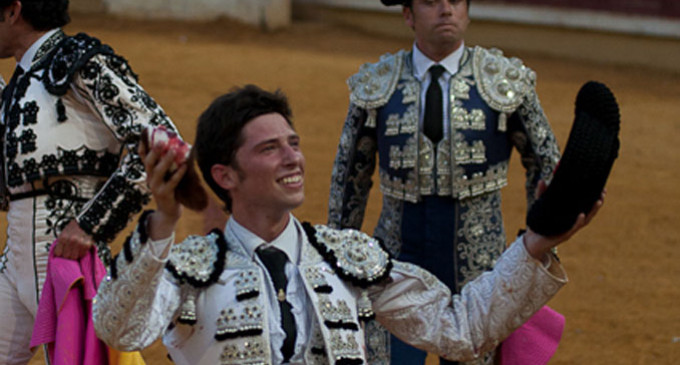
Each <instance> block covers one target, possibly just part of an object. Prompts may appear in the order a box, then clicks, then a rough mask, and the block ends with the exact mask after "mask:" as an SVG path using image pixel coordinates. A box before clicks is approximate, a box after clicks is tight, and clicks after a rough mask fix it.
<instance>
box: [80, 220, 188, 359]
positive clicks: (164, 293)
mask: <svg viewBox="0 0 680 365" xmlns="http://www.w3.org/2000/svg"><path fill="white" fill-rule="evenodd" d="M126 246H127V247H125V248H124V251H123V252H121V254H119V255H118V256H117V257H116V259H115V260H114V261H113V263H112V265H111V268H110V269H109V270H110V271H109V275H108V276H107V277H106V278H105V279H104V280H102V282H101V285H100V287H99V290H98V292H97V297H96V298H95V301H94V305H93V308H92V312H93V313H92V315H93V320H94V327H95V330H96V332H97V337H99V338H100V339H102V340H103V341H104V342H106V343H107V344H108V345H109V346H111V347H113V348H116V349H118V350H121V351H136V350H141V349H143V348H145V347H147V346H149V345H151V344H152V343H153V342H154V341H155V340H156V339H158V338H159V337H160V336H161V335H162V334H163V331H164V330H165V328H167V326H168V325H169V324H170V322H171V321H172V319H173V318H174V316H175V313H176V312H177V310H178V308H179V305H180V303H181V302H182V298H181V296H182V293H181V291H180V287H179V286H178V285H176V284H175V283H173V281H172V280H168V279H167V277H166V276H167V274H166V273H167V271H166V270H164V266H165V262H163V261H160V260H158V259H155V258H154V257H153V255H152V254H151V252H150V249H149V245H147V244H145V242H142V241H141V239H140V233H139V232H138V231H137V230H135V232H134V233H133V234H132V236H131V237H130V239H129V241H128V242H126Z"/></svg>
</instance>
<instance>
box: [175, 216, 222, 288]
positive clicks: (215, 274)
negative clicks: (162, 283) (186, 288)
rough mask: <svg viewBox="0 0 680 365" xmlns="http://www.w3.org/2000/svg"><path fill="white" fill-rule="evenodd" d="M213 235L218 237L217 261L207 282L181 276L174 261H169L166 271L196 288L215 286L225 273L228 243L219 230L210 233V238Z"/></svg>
mask: <svg viewBox="0 0 680 365" xmlns="http://www.w3.org/2000/svg"><path fill="white" fill-rule="evenodd" d="M211 234H215V235H216V236H217V240H216V243H217V261H216V262H214V263H213V271H212V272H211V273H210V277H209V278H208V279H207V280H205V281H203V280H197V279H195V278H193V277H191V276H188V275H184V274H180V273H179V272H177V268H175V265H173V263H172V261H168V263H167V264H166V265H165V269H166V270H168V271H170V273H171V274H172V276H174V277H175V278H176V279H177V280H179V281H180V282H181V283H189V284H190V285H191V286H193V287H194V288H207V287H209V286H211V285H212V284H215V283H216V282H217V280H218V279H219V278H220V275H222V272H223V271H224V265H225V263H226V261H227V260H226V258H227V241H226V239H225V238H224V233H223V232H222V231H221V230H220V229H218V228H215V229H213V230H212V231H210V233H208V236H209V235H211Z"/></svg>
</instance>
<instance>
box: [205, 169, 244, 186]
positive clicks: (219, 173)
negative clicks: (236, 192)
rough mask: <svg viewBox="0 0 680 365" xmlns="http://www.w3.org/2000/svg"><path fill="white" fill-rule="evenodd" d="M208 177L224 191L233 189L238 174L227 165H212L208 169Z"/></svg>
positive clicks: (236, 182) (237, 179)
mask: <svg viewBox="0 0 680 365" xmlns="http://www.w3.org/2000/svg"><path fill="white" fill-rule="evenodd" d="M210 175H211V176H212V178H213V180H215V183H217V185H219V186H220V187H221V188H222V189H225V190H230V189H233V188H234V187H235V186H236V185H237V184H238V181H239V176H238V172H237V171H236V170H235V169H234V168H233V167H231V166H227V165H222V164H214V165H213V166H212V167H211V168H210Z"/></svg>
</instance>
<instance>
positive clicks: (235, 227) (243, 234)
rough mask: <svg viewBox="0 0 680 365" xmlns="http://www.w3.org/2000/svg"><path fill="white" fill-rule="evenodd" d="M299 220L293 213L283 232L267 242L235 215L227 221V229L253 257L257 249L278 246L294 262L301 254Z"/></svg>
mask: <svg viewBox="0 0 680 365" xmlns="http://www.w3.org/2000/svg"><path fill="white" fill-rule="evenodd" d="M299 226H300V223H299V222H298V220H297V219H296V218H295V217H294V216H293V215H292V214H291V215H290V219H289V220H288V225H286V228H284V229H283V232H281V234H279V235H278V236H277V237H276V238H274V240H272V241H271V242H266V241H265V240H263V239H262V238H260V237H258V236H257V235H256V234H255V233H253V232H251V231H249V230H248V229H247V228H245V227H243V226H242V225H241V224H239V223H238V222H237V221H236V220H235V219H234V218H233V217H231V218H229V220H228V221H227V227H226V229H227V230H229V231H231V233H232V234H233V235H234V237H236V238H237V239H238V240H239V241H240V243H241V245H242V246H243V248H244V249H245V250H246V252H247V253H248V255H249V256H250V257H251V258H252V257H253V256H254V255H255V250H257V249H258V248H260V247H261V246H262V247H276V248H278V249H279V250H281V251H283V252H284V253H285V254H286V256H288V260H290V262H293V263H297V262H298V258H299V256H300V254H299V252H300V245H301V240H300V239H301V235H300V232H301V230H300V229H301V227H299Z"/></svg>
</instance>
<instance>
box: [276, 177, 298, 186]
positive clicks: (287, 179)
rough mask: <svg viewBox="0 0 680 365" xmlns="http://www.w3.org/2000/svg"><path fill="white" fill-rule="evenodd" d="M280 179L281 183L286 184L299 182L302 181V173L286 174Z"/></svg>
mask: <svg viewBox="0 0 680 365" xmlns="http://www.w3.org/2000/svg"><path fill="white" fill-rule="evenodd" d="M278 181H279V182H280V183H282V184H284V185H292V184H298V183H300V182H302V174H299V175H293V176H286V177H283V178H280V179H279V180H278Z"/></svg>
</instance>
